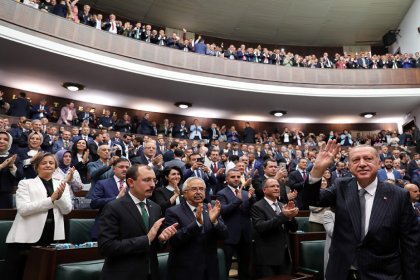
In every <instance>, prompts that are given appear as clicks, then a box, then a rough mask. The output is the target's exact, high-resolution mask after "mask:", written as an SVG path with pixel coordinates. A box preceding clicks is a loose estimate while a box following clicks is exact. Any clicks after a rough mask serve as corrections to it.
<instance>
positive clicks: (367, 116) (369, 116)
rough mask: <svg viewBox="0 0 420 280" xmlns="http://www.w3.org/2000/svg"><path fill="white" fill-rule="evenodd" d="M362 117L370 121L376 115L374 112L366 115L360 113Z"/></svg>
mask: <svg viewBox="0 0 420 280" xmlns="http://www.w3.org/2000/svg"><path fill="white" fill-rule="evenodd" d="M360 115H361V116H362V117H364V118H366V119H370V118H373V117H374V116H375V115H376V113H375V112H367V113H361V114H360Z"/></svg>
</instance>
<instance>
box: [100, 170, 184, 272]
mask: <svg viewBox="0 0 420 280" xmlns="http://www.w3.org/2000/svg"><path fill="white" fill-rule="evenodd" d="M155 180H156V177H155V174H154V172H153V170H152V169H151V168H150V167H148V166H139V165H133V166H132V167H130V168H129V169H128V170H127V185H128V187H129V189H130V190H129V192H128V193H127V194H126V195H125V196H124V197H122V198H120V199H116V200H114V201H112V202H110V203H108V204H107V205H106V206H105V208H104V211H103V215H102V217H101V219H100V220H99V235H98V245H99V249H100V251H101V254H102V255H103V256H105V263H104V266H103V268H102V279H104V280H107V279H110V280H111V279H112V280H114V279H138V280H144V279H151V280H158V279H159V271H158V262H157V254H156V251H157V248H158V241H160V242H165V241H167V240H169V239H170V238H171V237H172V236H173V235H174V234H175V232H176V228H175V227H176V224H172V225H169V226H168V227H166V229H165V230H163V231H162V233H160V234H159V235H158V231H159V228H160V226H161V224H162V222H163V218H161V219H159V218H160V215H161V211H160V207H159V205H157V204H156V203H154V202H153V201H151V200H149V199H148V198H149V197H151V196H152V194H153V190H154V188H155ZM156 237H158V238H156Z"/></svg>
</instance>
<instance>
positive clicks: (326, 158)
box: [311, 139, 340, 178]
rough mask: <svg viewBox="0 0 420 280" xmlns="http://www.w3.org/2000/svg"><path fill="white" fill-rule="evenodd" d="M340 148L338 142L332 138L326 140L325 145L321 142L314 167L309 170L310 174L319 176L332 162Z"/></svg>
mask: <svg viewBox="0 0 420 280" xmlns="http://www.w3.org/2000/svg"><path fill="white" fill-rule="evenodd" d="M339 150H340V144H337V142H336V141H335V139H334V140H331V139H330V140H328V143H327V145H325V144H323V145H322V146H321V149H320V150H319V153H318V156H317V157H316V159H315V163H314V167H313V168H312V171H311V176H312V177H315V178H321V177H322V175H323V174H324V171H325V170H327V168H328V167H330V165H331V164H332V163H333V162H334V159H335V156H336V155H337V153H338V151H339Z"/></svg>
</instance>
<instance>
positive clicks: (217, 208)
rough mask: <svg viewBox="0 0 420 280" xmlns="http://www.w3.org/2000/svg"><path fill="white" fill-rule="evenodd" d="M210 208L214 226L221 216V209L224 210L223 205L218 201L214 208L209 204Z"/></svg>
mask: <svg viewBox="0 0 420 280" xmlns="http://www.w3.org/2000/svg"><path fill="white" fill-rule="evenodd" d="M208 208H209V216H210V221H211V222H212V224H214V223H215V222H216V221H217V218H218V217H219V215H220V209H222V205H221V204H220V201H218V200H216V204H215V205H214V207H212V206H211V203H209V204H208Z"/></svg>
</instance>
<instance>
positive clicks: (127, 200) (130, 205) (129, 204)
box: [121, 194, 149, 233]
mask: <svg viewBox="0 0 420 280" xmlns="http://www.w3.org/2000/svg"><path fill="white" fill-rule="evenodd" d="M121 199H123V201H124V205H125V207H126V208H127V212H128V213H129V214H130V215H131V216H132V217H133V218H134V221H136V223H137V224H139V226H140V227H141V228H142V230H143V232H145V233H148V232H149V231H148V230H147V229H146V226H145V225H144V223H143V220H142V218H141V214H140V211H139V209H138V208H137V205H135V204H134V201H133V199H132V198H131V196H130V195H129V194H127V195H125V196H124V197H123V198H121Z"/></svg>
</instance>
